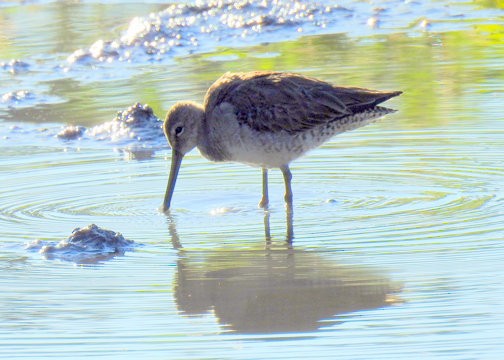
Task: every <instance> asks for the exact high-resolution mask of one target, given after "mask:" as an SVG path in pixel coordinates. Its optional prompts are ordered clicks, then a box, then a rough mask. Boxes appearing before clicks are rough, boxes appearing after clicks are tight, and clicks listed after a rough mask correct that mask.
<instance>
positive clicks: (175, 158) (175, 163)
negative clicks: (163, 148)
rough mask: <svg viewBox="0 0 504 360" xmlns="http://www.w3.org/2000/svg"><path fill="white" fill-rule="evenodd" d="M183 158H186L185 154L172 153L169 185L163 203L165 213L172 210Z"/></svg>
mask: <svg viewBox="0 0 504 360" xmlns="http://www.w3.org/2000/svg"><path fill="white" fill-rule="evenodd" d="M183 158H184V155H183V154H181V153H179V152H178V151H176V150H173V151H172V160H171V168H170V177H169V178H168V185H167V186H166V193H165V197H164V202H163V211H167V210H169V209H170V204H171V199H172V196H173V191H174V190H175V183H176V182H177V175H178V172H179V169H180V164H182V159H183Z"/></svg>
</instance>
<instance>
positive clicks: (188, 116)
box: [163, 72, 401, 211]
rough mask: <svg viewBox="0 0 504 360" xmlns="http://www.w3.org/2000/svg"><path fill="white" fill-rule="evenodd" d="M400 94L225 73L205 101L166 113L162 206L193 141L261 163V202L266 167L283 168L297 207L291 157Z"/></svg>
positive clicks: (369, 118)
mask: <svg viewBox="0 0 504 360" xmlns="http://www.w3.org/2000/svg"><path fill="white" fill-rule="evenodd" d="M399 94H401V91H376V90H369V89H363V88H355V87H340V86H333V85H331V84H329V83H326V82H324V81H320V80H317V79H313V78H309V77H305V76H302V75H298V74H292V73H281V72H246V73H226V74H224V75H223V76H221V77H220V78H219V79H218V80H217V81H216V82H215V83H214V84H213V85H212V86H211V87H210V88H209V89H208V91H207V93H206V95H205V99H204V103H203V105H200V104H198V103H195V102H189V101H188V102H179V103H176V104H175V105H174V106H173V107H172V108H171V109H170V110H169V111H168V113H167V115H166V120H165V122H164V125H163V129H164V133H165V135H166V138H167V139H168V142H169V143H170V145H171V148H172V160H171V169H170V176H169V179H168V186H167V189H166V194H165V198H164V203H163V210H165V211H166V210H168V209H169V208H170V205H171V200H172V196H173V191H174V189H175V183H176V181H177V175H178V172H179V169H180V165H181V163H182V159H183V157H184V155H185V154H187V153H188V152H189V151H191V150H192V149H194V148H195V147H198V149H199V151H200V152H201V154H203V156H204V157H206V158H207V159H209V160H212V161H233V162H240V163H245V164H249V165H253V166H258V167H261V168H262V185H263V187H262V199H261V201H260V203H259V206H261V207H263V208H266V207H267V206H268V169H271V168H279V169H280V170H281V171H282V173H283V177H284V182H285V202H286V204H287V207H288V209H292V188H291V179H292V174H291V171H290V169H289V164H290V162H291V161H293V160H295V159H297V158H298V157H300V156H301V155H303V154H304V153H306V152H307V151H308V150H311V149H314V148H316V147H318V146H320V145H321V144H323V143H324V142H325V141H327V140H328V139H330V138H331V137H333V136H334V135H336V134H339V133H342V132H345V131H349V130H353V129H356V128H358V127H361V126H364V125H366V124H369V123H370V122H373V121H374V120H376V119H377V118H379V117H381V116H383V115H386V114H389V113H391V112H394V111H395V110H392V109H388V108H385V107H381V106H377V105H378V104H380V103H382V102H384V101H386V100H388V99H390V98H392V97H394V96H397V95H399Z"/></svg>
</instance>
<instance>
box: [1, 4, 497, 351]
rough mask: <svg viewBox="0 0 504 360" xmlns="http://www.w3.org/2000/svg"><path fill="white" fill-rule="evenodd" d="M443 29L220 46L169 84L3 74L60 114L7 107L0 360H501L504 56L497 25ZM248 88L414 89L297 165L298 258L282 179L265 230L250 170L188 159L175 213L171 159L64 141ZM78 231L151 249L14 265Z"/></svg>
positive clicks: (141, 74) (157, 78) (257, 181)
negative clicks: (124, 114) (279, 81)
mask: <svg viewBox="0 0 504 360" xmlns="http://www.w3.org/2000/svg"><path fill="white" fill-rule="evenodd" d="M45 6H48V8H45V9H46V11H47V9H52V8H54V7H55V6H56V5H54V4H50V5H40V7H41V8H44V7H45ZM82 6H83V7H82V9H87V11H91V12H92V11H95V12H96V9H95V10H93V7H90V6H89V4H88V5H85V4H84V5H82ZM18 8H19V9H23V7H22V6H19V7H18ZM56 8H57V7H56ZM62 8H63V9H65V7H64V6H63V5H62ZM125 8H127V7H125ZM14 9H16V7H14ZM2 10H3V9H2ZM488 12H491V13H493V14H502V12H501V10H498V9H486V10H484V13H488ZM124 13H125V18H126V20H124V23H128V21H129V20H130V17H131V16H133V15H132V13H133V11H129V10H124ZM126 15H127V16H126ZM417 15H418V16H420V14H417ZM111 16H112V15H111ZM452 21H453V22H454V23H455V24H454V25H453V26H454V27H457V26H461V27H462V28H464V29H463V30H459V31H453V32H441V31H440V32H436V33H431V34H421V33H420V34H417V36H408V35H404V34H403V33H392V35H390V36H384V37H380V36H379V37H364V38H348V37H345V36H343V35H341V34H333V35H331V34H329V35H323V36H307V37H304V38H299V39H297V40H296V41H287V42H279V43H274V44H264V45H253V46H252V47H250V48H225V49H222V50H219V51H215V52H211V53H208V54H199V55H194V56H189V57H186V58H184V59H183V61H181V62H180V63H179V64H178V65H179V66H177V68H176V69H173V68H169V67H168V66H167V65H166V64H165V65H162V64H151V65H145V64H132V65H131V68H128V66H126V65H124V66H125V67H124V68H122V67H119V69H120V70H121V71H122V70H124V73H122V72H121V71H119V73H121V75H124V78H125V79H127V80H120V79H119V80H117V81H110V82H108V81H103V82H102V81H101V80H100V81H95V82H92V83H91V84H89V83H87V82H86V81H82V80H77V78H80V76H81V74H80V73H79V74H78V75H76V77H75V78H73V77H72V74H69V75H68V78H64V79H62V78H59V75H58V77H57V79H55V80H50V79H48V80H47V82H46V83H44V84H41V83H40V81H39V79H37V74H32V75H33V78H31V80H30V76H31V75H27V74H24V75H23V76H24V77H23V78H22V80H19V78H18V77H16V76H14V75H12V74H11V75H7V74H10V73H8V72H5V73H2V74H1V75H0V76H3V77H4V79H5V78H7V77H8V78H9V81H11V82H13V83H16V82H18V81H20V82H21V83H22V84H23V85H28V86H29V88H30V90H33V91H34V92H35V93H45V92H46V93H47V94H48V96H49V95H51V96H52V95H54V96H57V97H58V98H64V99H68V101H65V102H60V101H54V102H52V101H49V102H48V103H45V104H40V105H34V104H28V106H21V107H16V106H13V107H11V108H9V107H4V108H2V110H1V116H2V119H3V121H2V122H0V137H1V140H0V148H1V152H0V179H1V182H2V191H1V192H0V229H1V231H0V270H1V271H0V285H1V288H2V289H3V290H2V294H1V295H0V323H1V325H0V357H2V358H3V357H5V358H9V359H15V358H29V357H32V358H76V357H77V358H84V357H86V358H87V357H91V356H101V357H105V358H127V357H139V358H195V359H196V358H197V359H201V358H208V359H210V358H224V359H226V358H229V359H236V358H241V359H271V358H289V359H291V358H309V357H316V358H323V357H327V358H334V357H336V356H337V357H339V358H348V359H370V358H385V359H391V358H397V359H404V358H405V357H415V358H453V359H461V358H478V359H484V358H499V357H500V356H501V354H502V353H503V352H504V346H503V345H502V339H501V338H502V336H501V335H500V334H502V331H503V330H504V311H503V309H504V302H503V300H502V299H503V298H504V292H503V290H502V283H503V282H504V275H503V274H504V266H503V265H502V258H503V256H504V248H503V246H502V239H503V236H504V226H503V225H502V224H504V211H503V208H504V200H503V199H504V196H503V184H504V183H503V175H504V174H503V173H504V171H503V162H502V159H504V146H503V145H504V130H503V128H502V113H503V110H504V109H503V105H502V101H501V99H502V84H503V81H504V79H503V77H502V73H501V72H500V68H501V66H500V65H501V60H502V54H503V51H504V49H503V47H502V42H498V41H494V40H492V39H494V38H497V37H498V36H502V26H500V27H499V26H496V27H494V28H486V29H485V30H482V28H483V27H484V26H487V25H488V24H487V21H486V20H485V21H481V24H480V25H478V26H479V27H475V28H472V29H467V28H465V26H463V25H460V24H458V21H460V22H463V19H459V20H457V18H454V19H452ZM117 22H118V23H119V21H118V20H117ZM84 25H85V24H84ZM84 25H83V24H80V25H79V26H84ZM24 26H26V24H25V25H24ZM444 26H447V27H448V28H449V24H445V25H444ZM84 27H85V28H92V27H91V26H89V24H87V25H86V26H84ZM432 27H433V28H434V29H435V27H436V24H433V26H432ZM0 28H1V25H0ZM26 30H29V28H26ZM369 31H370V30H369V29H367V28H366V34H367V32H369ZM442 31H444V30H442ZM49 33H51V32H50V31H49ZM499 34H500V35H499ZM25 36H28V38H30V37H29V34H28V35H25ZM34 36H35V35H34ZM100 36H103V33H100V35H97V36H95V37H93V36H90V35H88V36H87V37H88V38H89V39H88V42H87V44H89V43H92V42H94V41H95V40H96V39H97V38H98V37H100ZM45 41H46V42H47V43H48V44H51V41H53V40H51V38H50V37H47V38H45ZM67 41H68V40H67ZM83 43H84V42H82V43H80V44H79V45H77V44H73V45H71V46H70V45H68V44H67V45H65V46H64V47H63V49H65V51H66V52H67V53H71V52H72V51H74V50H75V49H76V48H78V47H81V46H84V45H85V44H83ZM53 45H54V44H53ZM23 51H24V53H26V50H23ZM34 51H35V52H37V51H42V53H38V55H36V56H42V55H44V54H45V56H46V57H47V56H48V54H51V53H53V52H54V47H53V48H50V47H45V46H42V45H38V46H37V47H36V48H35V50H34ZM0 54H2V56H3V57H5V58H6V60H7V55H4V54H3V53H1V51H0ZM356 54H358V56H356ZM9 56H11V55H10V54H9ZM34 56H35V55H34ZM391 59H393V61H392V60H391ZM419 59H420V60H419ZM30 60H31V59H30ZM249 69H276V70H290V71H301V72H304V73H307V74H309V75H313V76H317V77H320V78H323V79H326V80H328V81H331V82H334V83H340V84H345V85H360V86H369V87H375V88H381V89H384V90H386V89H398V90H404V91H405V93H404V94H403V95H402V96H401V97H400V98H397V99H394V100H393V101H391V105H390V106H391V107H394V108H396V109H398V110H399V111H398V112H397V113H395V114H393V115H389V116H387V117H386V118H384V119H383V120H381V121H380V122H378V123H376V124H373V125H371V126H368V127H366V128H363V129H359V130H357V131H354V132H352V133H347V134H343V135H340V136H337V137H336V138H334V139H333V140H332V141H330V142H329V143H327V144H325V145H324V146H322V147H321V148H319V149H317V150H315V151H313V152H311V153H309V154H308V155H307V156H306V157H304V158H302V159H300V160H299V161H297V162H295V163H294V164H293V165H292V171H293V174H294V180H293V190H294V195H295V199H294V201H295V211H294V236H295V237H294V242H293V244H292V246H290V245H288V244H286V243H285V239H286V235H287V234H286V216H285V210H284V207H283V199H282V196H283V194H282V192H283V182H282V179H281V174H280V173H279V172H275V171H273V172H272V173H271V177H270V181H271V188H270V196H271V210H270V211H269V212H268V213H266V214H265V213H264V212H263V211H262V210H260V209H258V208H257V203H258V201H259V199H260V192H261V174H260V171H259V170H258V169H253V168H249V167H246V166H244V165H239V164H212V163H209V162H208V161H206V160H205V159H203V158H202V157H201V156H200V155H199V154H198V153H197V151H194V152H192V153H191V154H189V155H188V156H187V157H186V159H185V162H184V164H183V167H182V169H181V172H180V178H179V181H178V184H177V188H176V192H175V196H174V200H173V204H174V208H173V211H172V212H171V214H170V215H169V216H166V215H164V214H161V213H160V212H159V211H158V208H159V206H160V205H161V202H162V197H163V193H164V190H165V187H166V181H167V172H168V169H169V160H170V158H169V157H170V152H169V150H168V149H167V148H162V149H159V148H156V149H154V150H153V152H152V156H151V157H147V158H146V159H144V160H142V159H132V158H131V157H130V156H129V155H128V152H126V151H125V147H126V145H124V144H121V143H114V142H113V141H107V140H104V141H99V140H97V139H93V138H88V139H83V140H69V141H66V140H62V139H58V138H57V137H56V136H55V135H56V134H57V133H58V131H59V129H60V128H61V126H62V125H63V124H65V123H72V124H75V125H83V126H86V127H88V128H91V127H92V126H93V125H98V124H102V123H104V122H106V121H110V120H111V119H112V118H113V116H114V115H115V113H116V112H117V111H119V110H124V109H125V108H126V107H128V106H130V105H132V104H133V103H134V102H136V101H141V102H149V103H150V104H151V105H152V106H153V108H154V109H155V112H156V115H157V116H159V117H162V116H163V112H162V110H166V109H167V108H168V107H169V105H171V104H172V103H173V102H174V101H176V100H180V99H191V100H198V101H200V100H201V97H202V95H203V93H204V91H205V90H206V88H207V87H208V85H209V83H211V81H213V80H214V79H215V78H216V77H217V76H218V75H220V73H222V72H223V71H226V70H249ZM130 71H131V73H130ZM131 74H133V75H131ZM94 76H98V77H102V76H103V75H102V74H98V75H96V74H94ZM131 77H132V78H131ZM132 79H133V80H132ZM32 87H33V88H32ZM14 88H15V87H14ZM7 91H12V89H11V90H5V91H4V90H2V94H3V93H5V92H7ZM28 120H30V121H28ZM161 140H162V139H161ZM91 223H96V224H98V225H99V226H101V227H103V228H106V229H112V230H114V231H119V232H121V233H122V234H123V235H124V236H125V237H126V238H127V239H131V240H134V241H135V243H138V244H141V245H142V246H140V247H137V248H135V249H133V250H132V251H128V252H126V253H125V254H124V255H122V256H117V257H114V258H113V259H109V260H108V261H99V262H98V263H96V264H94V265H77V264H75V263H73V262H68V261H58V260H46V259H45V258H44V256H42V255H41V254H38V253H37V252H30V251H27V250H26V249H25V244H27V243H29V242H31V241H33V240H35V239H41V240H43V241H53V242H58V241H60V240H63V239H65V238H67V237H68V236H69V235H70V233H71V231H72V230H73V229H74V228H76V227H83V226H86V225H88V224H91ZM266 225H269V227H268V228H269V235H270V238H269V237H268V236H267V231H266Z"/></svg>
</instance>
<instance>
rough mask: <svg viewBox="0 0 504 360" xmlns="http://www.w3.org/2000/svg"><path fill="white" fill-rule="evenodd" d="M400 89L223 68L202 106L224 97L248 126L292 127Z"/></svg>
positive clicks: (368, 104) (352, 110) (366, 105)
mask: <svg viewBox="0 0 504 360" xmlns="http://www.w3.org/2000/svg"><path fill="white" fill-rule="evenodd" d="M400 93H401V92H400V91H393V92H382V91H375V90H369V89H362V88H353V87H337V86H332V85H331V84H328V83H326V82H323V81H320V80H317V79H313V78H308V77H305V76H302V75H298V74H292V73H282V72H269V71H263V72H259V71H257V72H248V73H226V74H224V75H223V76H222V77H221V78H219V79H218V80H217V81H216V82H215V83H214V84H213V85H212V86H211V87H210V88H209V89H208V92H207V94H206V96H205V101H204V108H205V110H206V114H207V115H208V114H210V113H211V110H212V109H215V108H216V107H218V106H219V105H221V104H222V103H230V104H233V106H234V107H235V109H236V111H235V113H236V117H237V120H238V122H240V123H242V124H244V125H247V126H249V127H250V128H252V129H254V130H257V131H272V132H278V131H287V132H289V133H296V132H299V131H305V130H309V129H311V128H313V127H315V126H318V125H322V124H325V123H328V122H332V121H337V120H338V119H342V118H344V117H346V116H349V115H352V114H356V113H359V112H362V111H364V110H366V109H371V108H373V107H375V106H376V105H377V104H379V103H381V102H384V101H386V100H388V99H390V98H391V97H394V96H397V95H399V94H400ZM293 105H297V106H293Z"/></svg>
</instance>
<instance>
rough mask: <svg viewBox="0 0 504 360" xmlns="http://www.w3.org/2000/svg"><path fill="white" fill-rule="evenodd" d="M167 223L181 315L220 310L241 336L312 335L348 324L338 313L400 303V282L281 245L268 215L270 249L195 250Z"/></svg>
mask: <svg viewBox="0 0 504 360" xmlns="http://www.w3.org/2000/svg"><path fill="white" fill-rule="evenodd" d="M168 223H169V231H170V235H171V239H172V243H173V246H174V247H175V248H177V249H178V250H179V259H178V261H177V273H176V276H175V281H174V296H175V301H176V304H177V307H178V310H179V311H180V313H181V315H182V316H195V315H204V314H208V313H212V312H213V313H214V314H215V316H216V317H217V319H218V321H219V323H220V324H221V325H222V326H223V327H224V328H225V329H226V330H229V331H233V332H238V333H278V332H307V331H315V330H318V329H319V328H321V327H322V326H329V325H333V324H336V323H338V322H341V319H338V315H342V314H347V313H352V312H356V311H363V310H372V309H377V308H382V307H387V306H390V305H393V304H398V303H401V300H400V299H399V297H398V296H397V295H396V294H397V293H399V292H400V291H401V286H400V284H397V283H393V282H392V281H391V280H390V279H388V278H386V277H385V276H381V275H378V274H377V271H376V269H371V268H366V267H358V266H347V265H339V264H336V263H334V262H333V261H331V259H330V258H327V257H326V256H324V253H323V252H320V251H306V250H302V249H300V250H297V249H294V248H293V247H292V244H291V243H290V242H289V241H287V242H286V243H282V244H281V245H277V246H274V245H273V244H272V242H271V237H270V234H269V215H265V236H266V244H267V246H266V247H265V248H263V249H257V250H251V249H244V250H234V249H231V250H230V249H216V250H188V249H185V248H183V247H182V244H181V242H180V239H179V236H178V234H177V230H176V223H175V221H174V219H173V217H171V216H170V215H169V214H168ZM289 231H292V229H290V230H289V227H288V228H287V240H289Z"/></svg>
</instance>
